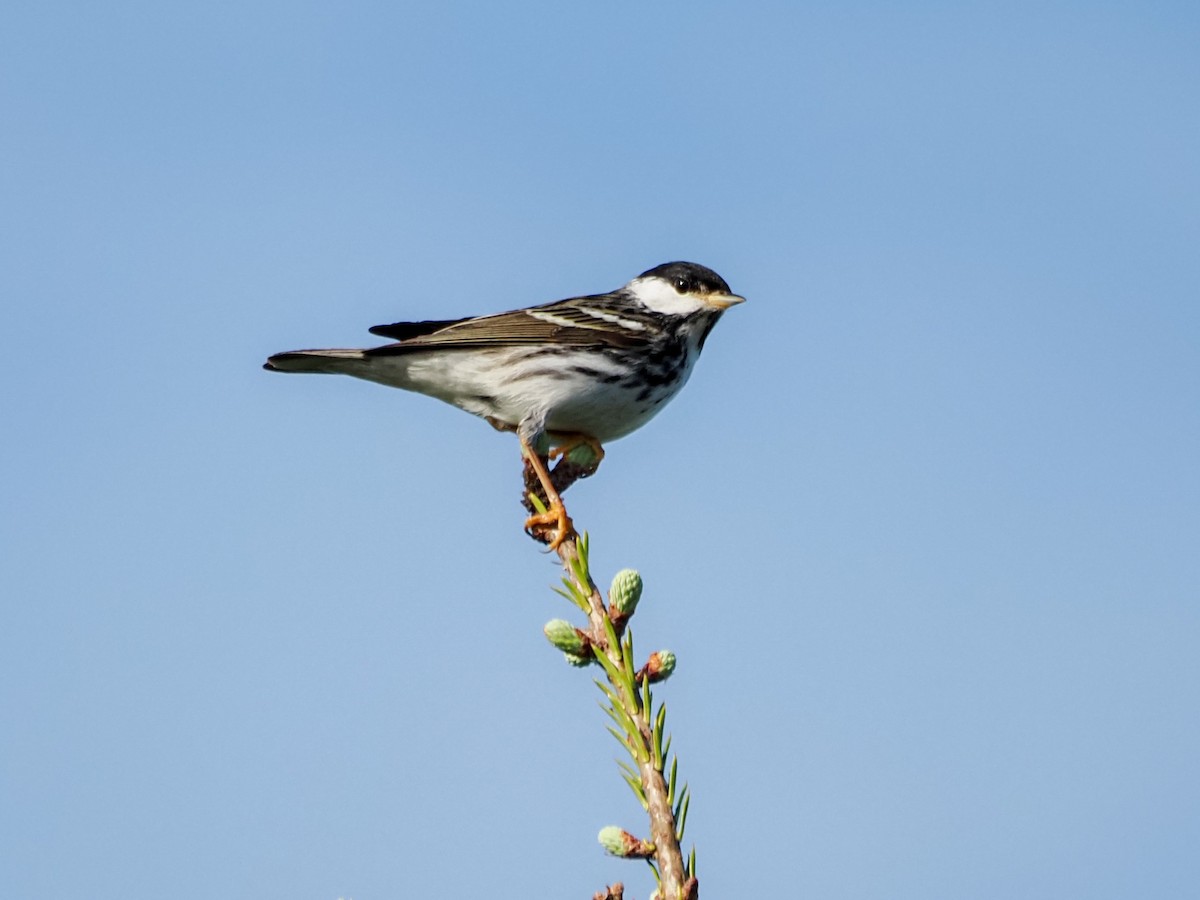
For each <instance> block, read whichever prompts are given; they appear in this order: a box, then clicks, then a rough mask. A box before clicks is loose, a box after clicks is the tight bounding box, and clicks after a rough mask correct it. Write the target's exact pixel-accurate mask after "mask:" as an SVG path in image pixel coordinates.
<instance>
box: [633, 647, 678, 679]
mask: <svg viewBox="0 0 1200 900" xmlns="http://www.w3.org/2000/svg"><path fill="white" fill-rule="evenodd" d="M674 671H675V654H674V653H672V652H671V651H670V650H659V651H657V652H655V653H651V654H650V658H649V659H647V660H646V664H645V665H644V666H642V667H641V668H640V669H639V670H638V673H637V677H638V681H644V680H649V681H650V683H651V684H654V683H655V682H658V681H666V680H667V679H668V678H670V677H671V673H672V672H674Z"/></svg>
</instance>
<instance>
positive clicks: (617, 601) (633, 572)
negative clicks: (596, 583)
mask: <svg viewBox="0 0 1200 900" xmlns="http://www.w3.org/2000/svg"><path fill="white" fill-rule="evenodd" d="M641 599H642V576H641V575H639V574H638V572H637V569H622V570H621V571H620V572H618V573H617V574H616V575H614V576H613V580H612V587H610V588H609V589H608V602H609V603H610V604H611V605H612V610H613V612H614V613H615V614H616V615H617V616H620V617H621V618H623V619H628V618H629V617H630V616H632V615H633V611H634V610H635V609H637V605H638V601H639V600H641Z"/></svg>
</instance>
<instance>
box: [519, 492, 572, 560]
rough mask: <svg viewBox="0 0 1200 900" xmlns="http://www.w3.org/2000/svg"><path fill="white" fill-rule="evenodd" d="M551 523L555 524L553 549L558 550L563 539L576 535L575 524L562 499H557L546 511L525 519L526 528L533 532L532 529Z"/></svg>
mask: <svg viewBox="0 0 1200 900" xmlns="http://www.w3.org/2000/svg"><path fill="white" fill-rule="evenodd" d="M549 525H553V526H554V537H553V538H551V539H550V542H549V547H550V549H551V550H557V549H558V548H559V547H560V546H561V545H562V542H563V541H565V540H566V539H567V538H569V537H573V536H574V535H575V525H574V524H573V523H572V522H571V517H570V516H568V515H567V508H566V507H565V506H563V504H562V500H556V501H555V502H554V503H552V504H551V505H550V508H549V509H548V510H546V511H545V512H544V513H535V514H534V515H532V516H530V517H529V518H528V519H526V520H525V530H526V531H529V532H530V533H533V531H532V529H535V528H538V529H540V528H545V527H547V526H549Z"/></svg>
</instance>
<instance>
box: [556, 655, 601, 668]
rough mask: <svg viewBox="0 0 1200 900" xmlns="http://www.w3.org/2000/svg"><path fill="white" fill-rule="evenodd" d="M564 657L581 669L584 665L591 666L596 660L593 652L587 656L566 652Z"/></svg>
mask: <svg viewBox="0 0 1200 900" xmlns="http://www.w3.org/2000/svg"><path fill="white" fill-rule="evenodd" d="M563 659H565V660H566V661H567V662H569V663H570V664H571V665H573V666H575V667H576V668H579V669H582V668H583V667H584V666H590V665H591V664H592V663H594V662H595V661H596V657H595V656H592V655H591V654H589V655H587V656H579V655H577V654H575V653H564V654H563Z"/></svg>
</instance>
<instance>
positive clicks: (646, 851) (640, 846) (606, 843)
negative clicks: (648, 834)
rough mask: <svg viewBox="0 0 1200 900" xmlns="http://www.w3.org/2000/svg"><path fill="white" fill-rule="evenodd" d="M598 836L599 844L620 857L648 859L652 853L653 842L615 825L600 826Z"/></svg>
mask: <svg viewBox="0 0 1200 900" xmlns="http://www.w3.org/2000/svg"><path fill="white" fill-rule="evenodd" d="M598 838H599V841H600V846H602V847H603V848H604V849H605V850H607V851H608V852H609V853H611V854H612V855H613V856H619V857H621V858H622V859H649V858H650V857H651V856H653V855H654V844H653V843H652V842H651V841H643V840H642V839H641V838H636V837H634V836H633V835H632V834H630V833H629V832H628V831H626V830H625V829H624V828H618V827H617V826H616V825H607V826H605V827H604V828H601V829H600V834H599V835H598Z"/></svg>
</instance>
